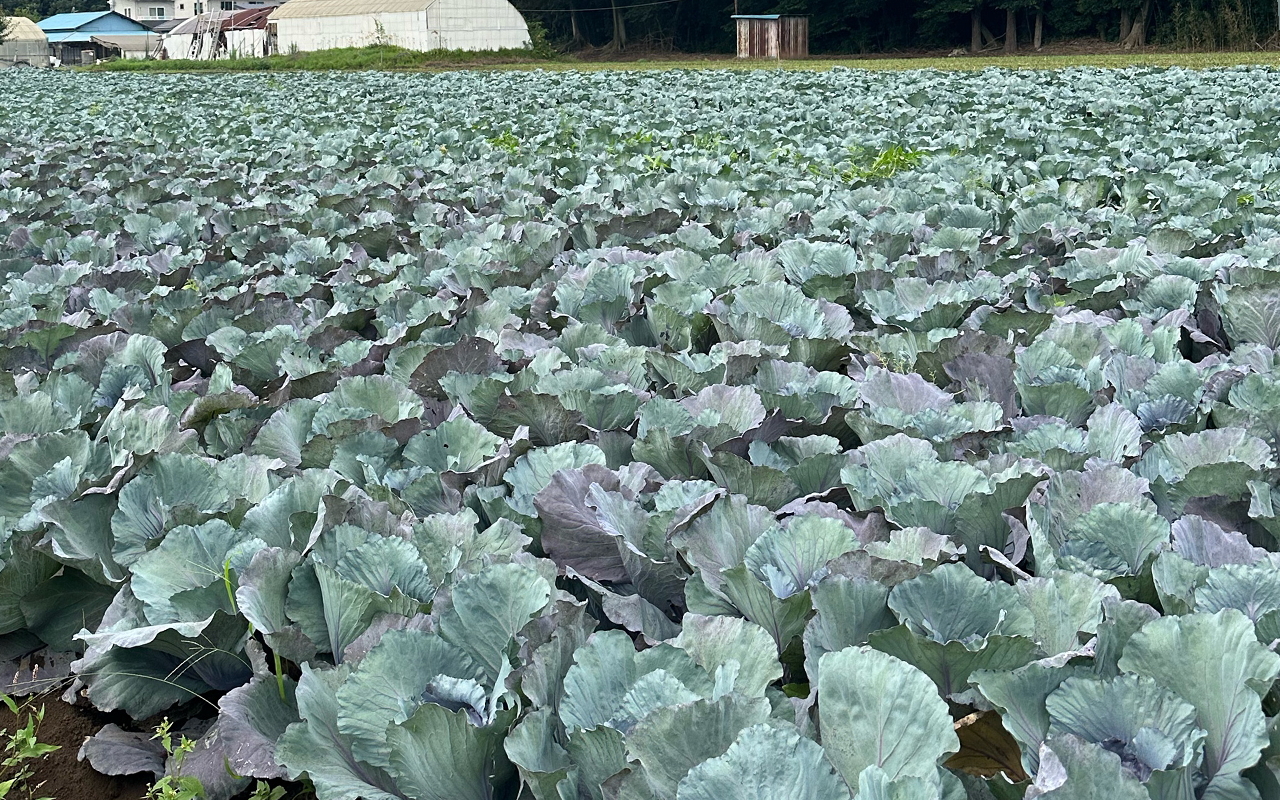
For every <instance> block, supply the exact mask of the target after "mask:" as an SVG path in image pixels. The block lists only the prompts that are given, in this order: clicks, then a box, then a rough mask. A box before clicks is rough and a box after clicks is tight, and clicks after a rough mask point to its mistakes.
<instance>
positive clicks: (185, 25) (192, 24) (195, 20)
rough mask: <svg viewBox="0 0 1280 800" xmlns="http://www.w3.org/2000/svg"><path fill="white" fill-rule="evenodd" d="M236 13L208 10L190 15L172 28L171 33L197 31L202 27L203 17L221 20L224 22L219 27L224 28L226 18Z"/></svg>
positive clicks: (178, 33)
mask: <svg viewBox="0 0 1280 800" xmlns="http://www.w3.org/2000/svg"><path fill="white" fill-rule="evenodd" d="M235 13H236V12H234V11H206V12H205V13H203V14H201V15H200V16H198V17H188V18H187V19H184V20H182V21H181V22H179V23H178V24H177V25H174V26H173V27H172V28H170V29H169V33H170V34H173V35H175V36H178V35H182V34H192V33H195V32H196V29H197V28H199V27H200V20H203V19H216V20H221V21H222V24H221V25H220V26H219V29H222V28H225V26H226V20H229V19H231V18H232V17H233V16H235Z"/></svg>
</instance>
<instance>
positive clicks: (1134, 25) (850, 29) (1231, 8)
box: [52, 0, 1280, 53]
mask: <svg viewBox="0 0 1280 800" xmlns="http://www.w3.org/2000/svg"><path fill="white" fill-rule="evenodd" d="M52 1H54V2H57V1H58V0H52ZM513 2H514V3H515V5H516V6H517V7H518V8H519V9H520V10H521V11H523V12H524V13H525V16H526V17H528V18H529V19H530V20H537V21H539V22H541V23H542V24H543V25H544V26H545V27H546V28H547V30H548V31H549V33H550V35H551V38H552V40H553V41H556V42H558V43H562V44H566V45H576V46H594V47H613V48H620V49H626V48H631V49H641V48H644V49H650V48H651V49H678V50H684V51H688V52H727V51H730V50H732V49H733V47H734V34H733V25H732V22H731V20H730V19H729V17H730V15H732V14H734V13H735V7H736V8H737V13H743V14H772V13H783V14H807V15H809V17H810V19H809V30H810V49H811V51H812V52H815V53H871V52H885V51H895V50H897V51H901V50H918V49H926V48H928V49H934V48H942V47H951V48H961V47H963V48H965V49H968V50H970V51H973V52H978V51H987V50H1004V51H1006V52H1016V51H1017V50H1018V49H1020V48H1037V49H1038V48H1039V47H1040V46H1041V45H1042V44H1043V43H1044V42H1046V41H1049V40H1051V39H1073V38H1081V37H1089V38H1099V39H1105V40H1108V41H1111V42H1119V43H1122V44H1123V46H1125V47H1128V48H1133V47H1143V46H1146V45H1148V44H1153V43H1159V44H1165V45H1171V46H1175V47H1182V48H1188V49H1216V48H1230V49H1245V48H1256V47H1265V46H1267V45H1268V44H1277V43H1280V36H1277V27H1278V21H1277V14H1278V11H1280V0H513Z"/></svg>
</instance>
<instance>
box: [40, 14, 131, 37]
mask: <svg viewBox="0 0 1280 800" xmlns="http://www.w3.org/2000/svg"><path fill="white" fill-rule="evenodd" d="M113 13H115V12H113V11H81V12H79V13H78V14H54V15H53V16H52V17H49V18H48V19H42V20H40V22H39V26H40V30H42V31H44V32H46V33H48V32H49V31H72V30H75V29H76V28H79V27H80V26H81V25H88V24H89V23H90V22H93V21H94V20H95V19H101V18H102V17H105V16H107V15H108V14H113Z"/></svg>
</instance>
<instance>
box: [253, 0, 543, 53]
mask: <svg viewBox="0 0 1280 800" xmlns="http://www.w3.org/2000/svg"><path fill="white" fill-rule="evenodd" d="M270 25H271V26H274V27H275V35H276V46H277V48H278V52H280V53H290V52H296V51H308V50H329V49H333V48H337V47H365V46H367V45H372V44H393V45H398V46H400V47H404V48H408V49H410V50H501V49H505V48H517V47H524V46H526V45H527V44H528V43H529V26H528V25H527V24H525V21H524V17H522V16H521V15H520V12H519V11H517V10H516V8H515V6H513V5H511V3H509V2H507V0H289V2H287V3H285V4H284V5H282V6H280V7H279V8H277V9H276V10H275V11H274V12H273V13H272V14H271V21H270Z"/></svg>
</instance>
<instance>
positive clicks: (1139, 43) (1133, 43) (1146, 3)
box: [1124, 0, 1151, 50]
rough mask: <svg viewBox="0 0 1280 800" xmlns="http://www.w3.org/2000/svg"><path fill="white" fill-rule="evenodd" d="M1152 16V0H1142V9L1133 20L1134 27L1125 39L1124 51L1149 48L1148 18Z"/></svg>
mask: <svg viewBox="0 0 1280 800" xmlns="http://www.w3.org/2000/svg"><path fill="white" fill-rule="evenodd" d="M1149 16H1151V0H1142V8H1140V9H1138V13H1137V15H1136V16H1134V18H1133V27H1132V28H1131V29H1130V30H1129V35H1128V36H1126V37H1125V39H1124V49H1125V50H1132V49H1133V48H1135V47H1146V46H1147V17H1149Z"/></svg>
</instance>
